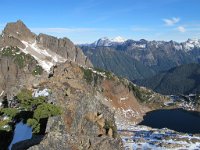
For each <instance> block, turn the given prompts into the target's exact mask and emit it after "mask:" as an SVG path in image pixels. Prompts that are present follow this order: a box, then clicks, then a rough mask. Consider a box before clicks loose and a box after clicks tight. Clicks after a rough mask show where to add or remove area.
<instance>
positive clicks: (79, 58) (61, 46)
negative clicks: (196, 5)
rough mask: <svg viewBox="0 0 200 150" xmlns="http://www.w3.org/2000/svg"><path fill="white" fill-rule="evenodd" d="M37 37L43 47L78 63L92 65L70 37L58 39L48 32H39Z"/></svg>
mask: <svg viewBox="0 0 200 150" xmlns="http://www.w3.org/2000/svg"><path fill="white" fill-rule="evenodd" d="M36 39H37V43H38V45H39V47H41V48H44V49H45V48H46V49H49V50H52V51H53V52H55V53H57V54H58V55H60V56H62V57H64V58H66V59H69V60H71V61H74V62H77V63H78V64H82V65H86V66H89V67H91V66H92V64H91V63H90V61H89V60H88V59H87V57H85V55H84V54H83V52H82V50H81V49H80V48H78V47H76V46H75V45H74V44H73V43H72V42H71V41H70V40H69V39H68V38H63V39H58V38H56V37H53V36H49V35H46V34H39V35H38V36H37V38H36Z"/></svg>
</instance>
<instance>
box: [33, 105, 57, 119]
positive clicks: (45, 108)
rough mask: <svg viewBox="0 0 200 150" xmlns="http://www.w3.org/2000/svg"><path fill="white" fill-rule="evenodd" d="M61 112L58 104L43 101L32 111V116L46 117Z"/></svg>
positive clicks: (37, 117)
mask: <svg viewBox="0 0 200 150" xmlns="http://www.w3.org/2000/svg"><path fill="white" fill-rule="evenodd" d="M60 114H61V109H60V107H58V106H55V105H53V104H49V103H43V104H41V105H39V106H38V107H37V109H36V110H35V111H34V115H33V117H34V118H36V119H37V120H40V119H42V118H48V117H51V116H57V115H60Z"/></svg>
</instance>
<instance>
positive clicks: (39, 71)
mask: <svg viewBox="0 0 200 150" xmlns="http://www.w3.org/2000/svg"><path fill="white" fill-rule="evenodd" d="M42 73H43V69H42V67H41V66H38V65H37V66H36V67H35V69H34V70H33V72H32V74H33V75H34V76H36V75H41V74H42Z"/></svg>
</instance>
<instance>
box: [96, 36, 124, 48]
mask: <svg viewBox="0 0 200 150" xmlns="http://www.w3.org/2000/svg"><path fill="white" fill-rule="evenodd" d="M125 41H126V39H124V38H122V37H121V36H117V37H115V38H113V39H109V38H107V37H103V38H100V39H99V40H97V41H95V42H94V43H93V44H92V45H94V46H112V45H115V44H122V43H124V42H125Z"/></svg>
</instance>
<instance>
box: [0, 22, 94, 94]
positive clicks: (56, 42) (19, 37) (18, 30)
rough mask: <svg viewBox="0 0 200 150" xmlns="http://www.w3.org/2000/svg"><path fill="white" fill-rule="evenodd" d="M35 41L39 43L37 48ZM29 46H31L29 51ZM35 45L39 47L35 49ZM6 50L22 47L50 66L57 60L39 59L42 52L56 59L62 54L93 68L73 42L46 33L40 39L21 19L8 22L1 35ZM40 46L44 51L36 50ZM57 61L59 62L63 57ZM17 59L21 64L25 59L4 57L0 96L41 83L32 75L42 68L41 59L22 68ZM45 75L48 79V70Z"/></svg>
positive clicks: (0, 60) (0, 65) (0, 61)
mask: <svg viewBox="0 0 200 150" xmlns="http://www.w3.org/2000/svg"><path fill="white" fill-rule="evenodd" d="M24 42H25V43H24ZM35 42H36V44H35V45H34V43H35ZM26 43H27V44H29V47H28V48H27V45H26ZM33 45H34V46H35V47H33ZM31 46H32V47H31ZM5 47H13V48H15V47H18V48H19V49H20V50H23V51H24V52H25V53H26V52H27V53H28V54H30V55H32V54H35V56H38V58H40V60H41V61H48V62H50V63H51V61H52V63H53V64H55V62H53V59H52V58H49V56H45V55H43V56H39V55H40V51H41V53H42V50H45V49H46V50H48V52H49V53H50V54H52V57H54V54H58V55H59V56H61V57H60V58H62V59H63V60H69V61H73V62H76V63H77V64H80V65H83V66H88V67H91V66H92V64H91V62H90V61H89V60H88V59H87V57H86V56H85V55H84V54H83V52H82V50H81V49H79V48H77V47H76V46H75V45H74V44H73V43H72V42H71V41H70V40H69V39H67V38H63V39H58V38H56V37H52V36H49V35H45V34H40V35H39V36H37V35H36V34H34V33H32V32H31V31H30V30H29V29H28V28H27V26H26V25H25V24H24V23H23V22H22V21H20V20H19V21H17V22H12V23H8V24H7V25H6V27H5V29H4V30H3V32H2V35H1V36H0V50H3V48H5ZM37 47H39V48H40V49H37V51H36V50H35V49H34V48H37ZM38 51H39V52H38ZM57 58H58V59H59V57H57ZM16 59H17V61H20V60H19V59H21V57H20V58H19V57H17V58H16V57H14V56H4V55H2V54H0V93H1V91H4V94H7V95H10V96H9V97H12V95H13V94H14V93H16V91H18V90H17V89H18V88H16V87H23V86H24V85H27V84H28V87H30V86H31V85H29V84H33V83H34V82H37V81H35V80H38V77H34V76H33V75H32V71H33V70H34V69H35V68H34V67H35V66H36V65H37V64H39V65H40V63H38V60H37V61H36V60H33V61H30V62H29V63H30V64H28V62H25V63H27V64H26V65H25V66H23V67H22V68H20V67H19V66H18V65H16ZM58 62H59V61H58ZM19 63H21V62H19ZM44 74H45V76H46V72H45V71H44ZM41 78H43V77H41ZM29 80H30V81H33V80H34V82H32V83H31V82H29ZM14 91H15V92H14ZM7 92H9V93H7ZM13 92H14V93H13Z"/></svg>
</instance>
